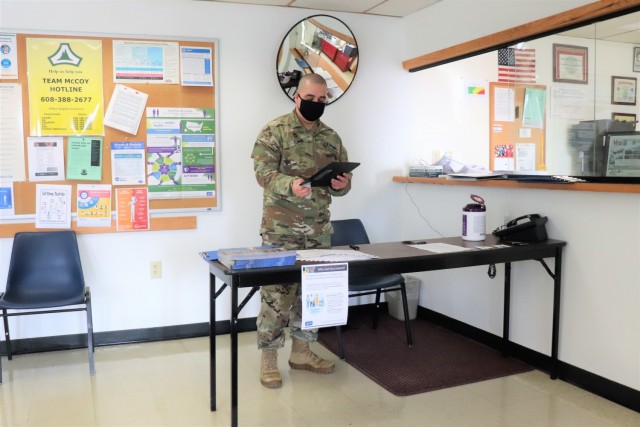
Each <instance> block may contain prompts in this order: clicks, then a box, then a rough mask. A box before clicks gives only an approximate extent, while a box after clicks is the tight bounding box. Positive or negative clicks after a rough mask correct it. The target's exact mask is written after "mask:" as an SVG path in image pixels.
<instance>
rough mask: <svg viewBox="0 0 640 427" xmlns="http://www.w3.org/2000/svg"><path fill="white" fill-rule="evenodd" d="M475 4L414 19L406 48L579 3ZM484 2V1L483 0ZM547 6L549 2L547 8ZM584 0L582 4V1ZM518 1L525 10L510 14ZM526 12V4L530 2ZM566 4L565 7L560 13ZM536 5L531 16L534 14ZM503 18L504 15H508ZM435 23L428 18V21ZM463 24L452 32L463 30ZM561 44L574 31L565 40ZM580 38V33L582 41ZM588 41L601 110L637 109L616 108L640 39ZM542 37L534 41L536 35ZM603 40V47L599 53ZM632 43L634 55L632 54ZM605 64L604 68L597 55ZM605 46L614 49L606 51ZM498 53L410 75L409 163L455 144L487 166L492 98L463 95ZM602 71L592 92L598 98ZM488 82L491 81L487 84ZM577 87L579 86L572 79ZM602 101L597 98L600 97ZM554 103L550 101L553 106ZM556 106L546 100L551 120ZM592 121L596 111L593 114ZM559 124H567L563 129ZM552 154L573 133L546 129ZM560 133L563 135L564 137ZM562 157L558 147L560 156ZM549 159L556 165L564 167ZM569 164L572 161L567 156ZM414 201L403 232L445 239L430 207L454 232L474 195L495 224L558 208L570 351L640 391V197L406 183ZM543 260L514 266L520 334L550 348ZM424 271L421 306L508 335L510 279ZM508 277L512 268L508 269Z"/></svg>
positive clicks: (461, 154) (554, 224)
mask: <svg viewBox="0 0 640 427" xmlns="http://www.w3.org/2000/svg"><path fill="white" fill-rule="evenodd" d="M465 3H467V6H468V5H469V3H470V2H462V1H455V0H454V1H452V2H448V1H445V2H441V3H438V4H437V6H438V5H439V8H440V10H439V11H440V12H441V13H439V14H437V15H436V16H431V15H430V13H432V12H434V11H436V8H435V7H434V8H428V9H426V10H424V11H422V12H421V13H416V14H413V15H412V16H410V17H409V18H407V20H406V22H407V34H408V35H410V36H409V37H408V39H407V46H406V49H407V52H408V54H407V57H412V56H417V55H419V54H420V53H428V52H431V51H434V50H438V49H440V48H442V47H445V45H449V44H455V43H459V42H462V41H465V40H467V39H470V38H474V37H480V36H483V35H486V33H491V32H494V31H498V30H500V29H505V28H510V27H512V26H514V25H516V23H514V21H513V20H514V19H515V20H519V19H523V18H524V20H525V21H530V20H533V19H536V18H538V17H540V16H541V15H538V13H542V15H544V14H545V13H546V12H545V11H546V10H548V9H546V7H547V6H549V7H551V6H552V5H551V4H550V3H554V4H556V5H557V6H558V7H560V8H561V9H562V8H564V7H565V6H566V5H567V4H569V3H577V2H535V7H531V6H532V5H533V2H527V1H516V2H508V4H505V3H504V2H494V1H483V2H482V3H481V4H482V7H479V8H476V9H475V11H476V12H477V14H475V15H474V20H470V19H466V18H463V17H459V10H461V9H464V7H463V5H464V4H465ZM473 3H474V4H476V2H473ZM538 6H539V7H538ZM576 6H578V4H575V5H574V6H570V7H567V8H571V7H576ZM511 7H515V8H517V10H519V11H520V13H517V14H513V15H512V16H503V14H502V11H505V10H509V9H510V8H511ZM525 10H526V12H527V13H523V11H525ZM559 11H560V10H557V11H556V12H559ZM530 12H531V13H530ZM498 15H499V17H498ZM458 21H459V22H461V24H463V25H460V27H461V34H462V35H460V33H458V32H457V31H456V32H455V33H456V34H451V37H446V38H438V37H435V35H436V34H438V33H440V32H442V31H443V30H444V28H445V27H450V26H451V23H452V22H458ZM425 22H428V24H425ZM452 33H453V32H452ZM557 40H558V41H560V42H566V41H567V39H566V38H565V39H562V38H559V37H558V38H557ZM573 41H574V42H575V40H573ZM570 44H579V45H581V46H588V47H589V52H590V55H591V57H590V70H591V71H592V72H593V70H595V72H596V73H597V74H596V75H595V80H596V84H595V86H597V88H598V89H596V102H597V103H598V105H599V107H598V108H596V109H594V108H593V104H591V107H590V111H589V113H590V114H593V113H594V112H595V114H596V118H610V117H611V109H612V108H613V107H616V108H617V109H616V110H615V111H618V110H620V111H621V112H636V113H637V107H622V109H621V106H611V105H610V102H609V99H610V98H609V97H610V76H611V75H612V74H615V73H614V71H613V69H621V70H623V71H619V72H622V75H627V76H628V75H631V74H633V73H631V62H630V61H631V58H632V54H631V52H632V51H631V48H630V47H629V45H627V46H626V48H625V47H624V46H623V47H620V46H613V45H611V44H606V46H605V45H604V44H598V45H597V46H595V48H594V46H593V43H589V42H588V41H586V40H585V41H584V43H570ZM532 46H534V47H536V46H535V43H532ZM601 48H602V51H601ZM536 49H537V51H536V62H537V67H538V70H537V72H538V73H539V77H540V80H539V81H540V82H543V83H549V82H551V81H552V79H551V75H550V74H549V73H550V69H551V67H552V64H551V57H552V54H551V48H550V46H548V47H547V48H543V47H542V46H537V47H536ZM596 49H597V51H596ZM613 51H615V52H617V53H618V54H620V53H622V58H623V59H622V61H620V60H615V61H614V60H613V58H612V53H611V52H613ZM623 52H627V55H626V56H624V53H623ZM595 55H598V56H599V58H598V62H599V63H600V61H603V63H604V64H605V65H604V66H599V67H598V68H597V69H595V67H593V59H594V57H595ZM604 55H606V57H603V56H604ZM496 78H497V75H496V57H495V53H493V54H486V55H482V56H480V57H475V58H470V59H467V60H464V61H460V62H458V63H452V64H448V65H446V66H443V67H437V68H434V69H429V70H424V71H420V72H416V73H412V74H410V87H411V90H410V93H411V96H410V97H409V99H408V101H407V102H408V103H409V105H410V106H411V113H412V117H413V118H414V120H413V121H412V122H411V129H410V131H409V132H410V135H411V137H410V138H409V140H408V142H407V144H405V146H404V148H403V149H404V151H405V153H406V155H407V157H406V159H405V161H407V162H410V161H412V160H413V159H419V158H423V159H425V160H427V161H430V160H431V154H432V151H433V150H438V151H440V152H441V153H443V152H444V151H446V150H450V151H452V152H453V155H454V158H459V159H460V160H462V161H464V162H465V163H476V164H481V165H483V166H485V167H486V166H487V165H488V156H487V152H488V145H489V144H488V135H489V129H488V126H489V120H488V101H487V100H486V97H485V98H484V99H483V97H480V98H473V99H470V98H469V97H466V95H464V85H465V84H466V83H474V82H475V83H479V84H482V83H485V82H488V81H491V80H495V79H496ZM593 80H594V75H593V74H592V75H590V83H589V85H588V86H587V89H586V91H587V92H588V93H590V94H591V97H593V94H594V84H593ZM485 84H487V85H488V83H485ZM573 86H576V85H573ZM590 102H592V101H590ZM547 105H548V106H549V102H548V103H547ZM548 114H549V108H547V117H549V116H548ZM587 118H593V116H591V117H587ZM560 129H562V128H561V127H560ZM547 138H548V140H547V147H548V148H547V151H548V152H557V151H561V150H562V146H564V145H565V142H564V141H565V139H566V132H565V131H562V130H560V131H557V132H550V133H548V134H547ZM560 138H561V139H560ZM549 158H551V155H550V156H549ZM552 162H553V161H552V160H550V163H551V164H550V165H549V166H550V167H552V166H556V165H554V164H553V163H552ZM557 166H558V167H563V166H566V165H561V164H560V163H559V162H557ZM402 187H404V190H405V192H408V193H409V194H410V195H411V198H412V199H413V200H414V201H415V205H414V204H413V202H412V201H411V200H410V199H409V198H408V197H406V198H404V199H403V203H402V205H401V207H400V209H398V213H399V214H400V215H401V220H400V221H399V222H398V223H399V224H401V231H400V233H401V235H400V238H403V239H406V238H416V237H420V236H422V237H435V236H436V234H435V233H434V232H433V231H431V230H430V228H429V226H428V225H427V224H426V222H425V220H423V219H422V218H421V216H424V217H425V218H426V220H428V221H429V222H430V223H431V225H432V226H433V227H434V228H436V230H438V231H439V232H440V233H442V234H444V235H457V234H460V219H461V218H460V217H461V214H460V211H461V209H462V207H463V206H464V205H465V204H466V203H468V202H469V194H470V193H478V194H480V195H481V196H482V197H484V198H485V200H486V202H487V207H488V219H487V230H493V229H494V228H495V227H497V226H499V225H501V224H503V223H504V221H505V218H514V217H516V216H519V215H523V214H527V213H534V212H537V213H540V214H543V215H547V216H548V217H549V223H548V225H547V231H548V233H549V236H550V237H552V238H556V239H562V240H566V241H567V242H568V246H567V247H566V249H565V252H564V262H563V293H562V306H561V307H562V311H561V319H560V346H559V358H560V360H562V361H564V362H567V363H569V364H572V365H574V366H577V367H579V368H582V369H585V370H587V371H589V372H592V373H595V374H597V375H600V376H603V377H605V378H608V379H611V380H613V381H616V382H619V383H621V384H624V385H627V386H629V387H632V388H635V389H640V334H639V333H638V330H639V327H640V286H639V285H640V269H638V265H639V264H640V196H639V195H637V194H607V193H588V192H571V191H549V190H510V189H488V188H478V187H458V186H456V187H450V186H434V185H417V184H413V185H405V184H402ZM536 264H537V263H535V262H530V263H525V264H522V263H520V264H517V265H514V268H513V270H512V274H513V276H512V277H513V278H514V282H513V286H512V289H513V294H512V297H513V304H512V317H511V321H512V333H511V337H512V339H513V341H515V342H517V343H519V344H522V345H524V346H526V347H529V348H532V349H534V350H537V351H540V352H542V353H545V354H550V348H551V310H552V293H551V291H552V290H551V279H550V278H549V277H548V276H547V274H546V272H545V271H544V270H543V269H542V267H541V266H539V265H536ZM419 276H420V277H421V278H422V279H423V287H422V294H421V296H420V305H421V306H423V307H427V308H429V309H432V310H435V311H437V312H440V313H443V314H445V315H447V316H450V317H453V318H456V319H459V320H462V321H464V322H467V323H469V324H471V325H474V326H476V327H479V328H481V329H484V330H488V331H490V332H493V333H496V334H500V333H501V330H502V329H501V328H502V324H501V322H502V315H501V304H502V301H501V295H502V291H501V282H500V281H499V279H500V277H497V278H496V279H495V280H493V281H491V280H490V279H488V278H487V275H486V268H484V267H483V268H480V267H478V268H473V269H465V270H459V271H455V272H452V271H445V272H432V273H421V274H419ZM502 277H504V276H502Z"/></svg>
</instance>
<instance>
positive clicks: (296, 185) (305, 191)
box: [291, 178, 311, 198]
mask: <svg viewBox="0 0 640 427" xmlns="http://www.w3.org/2000/svg"><path fill="white" fill-rule="evenodd" d="M303 182H304V179H302V178H296V179H295V180H294V181H293V184H291V190H292V191H293V194H295V195H296V196H297V197H300V198H305V197H309V196H310V195H311V186H310V185H308V184H304V185H303V184H302V183H303Z"/></svg>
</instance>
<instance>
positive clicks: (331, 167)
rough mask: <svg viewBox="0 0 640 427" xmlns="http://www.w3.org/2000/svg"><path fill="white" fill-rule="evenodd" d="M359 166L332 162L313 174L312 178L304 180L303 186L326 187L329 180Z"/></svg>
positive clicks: (351, 163)
mask: <svg viewBox="0 0 640 427" xmlns="http://www.w3.org/2000/svg"><path fill="white" fill-rule="evenodd" d="M358 166H360V163H356V162H333V163H329V164H328V165H327V166H325V167H323V168H322V169H320V170H319V171H318V172H316V173H314V174H313V176H311V177H309V178H307V179H305V180H304V182H303V184H308V183H309V184H311V186H312V187H328V186H329V185H331V180H332V179H334V178H336V177H337V176H338V175H342V174H343V173H349V172H351V171H352V170H354V169H355V168H357V167H358Z"/></svg>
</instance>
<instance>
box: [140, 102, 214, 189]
mask: <svg viewBox="0 0 640 427" xmlns="http://www.w3.org/2000/svg"><path fill="white" fill-rule="evenodd" d="M213 113H214V110H213V109H211V108H160V107H150V108H147V185H148V188H149V198H150V199H180V198H190V197H197V198H206V197H215V189H216V184H215V122H214V118H213Z"/></svg>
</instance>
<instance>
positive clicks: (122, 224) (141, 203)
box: [116, 188, 149, 231]
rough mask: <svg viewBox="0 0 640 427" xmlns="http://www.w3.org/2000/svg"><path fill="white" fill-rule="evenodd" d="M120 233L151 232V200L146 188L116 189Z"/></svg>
mask: <svg viewBox="0 0 640 427" xmlns="http://www.w3.org/2000/svg"><path fill="white" fill-rule="evenodd" d="M116 228H117V230H118V231H131V230H149V199H148V196H147V189H146V188H117V189H116Z"/></svg>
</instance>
